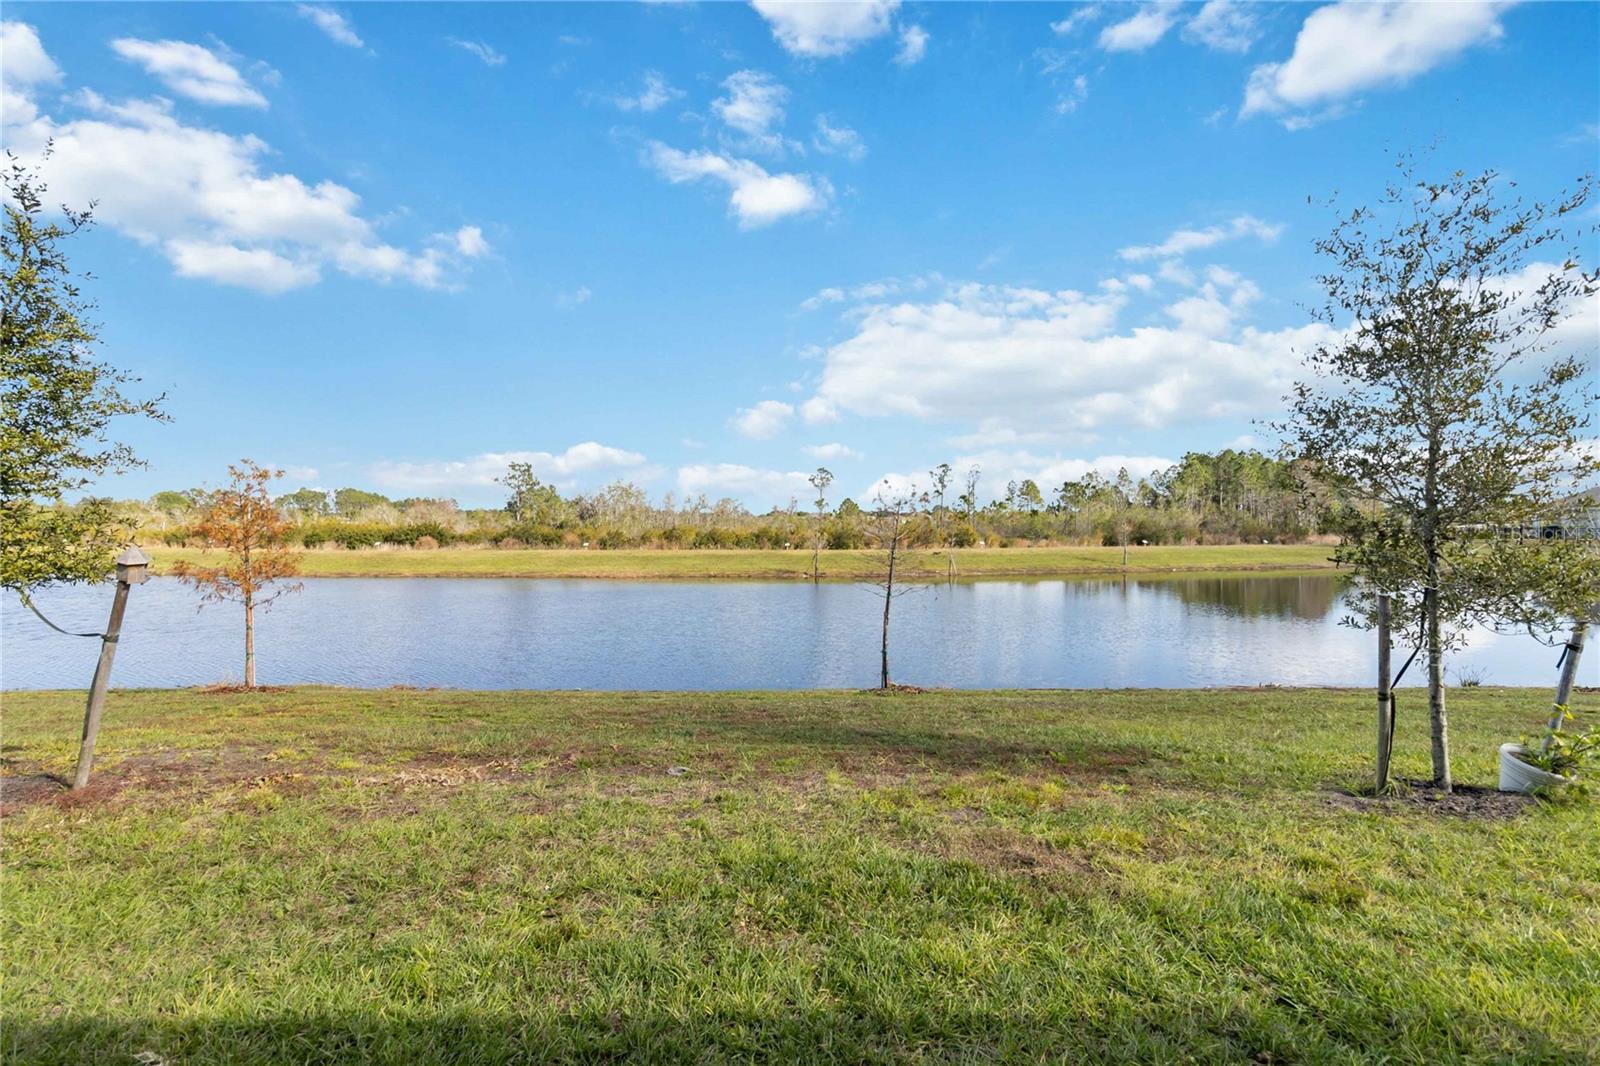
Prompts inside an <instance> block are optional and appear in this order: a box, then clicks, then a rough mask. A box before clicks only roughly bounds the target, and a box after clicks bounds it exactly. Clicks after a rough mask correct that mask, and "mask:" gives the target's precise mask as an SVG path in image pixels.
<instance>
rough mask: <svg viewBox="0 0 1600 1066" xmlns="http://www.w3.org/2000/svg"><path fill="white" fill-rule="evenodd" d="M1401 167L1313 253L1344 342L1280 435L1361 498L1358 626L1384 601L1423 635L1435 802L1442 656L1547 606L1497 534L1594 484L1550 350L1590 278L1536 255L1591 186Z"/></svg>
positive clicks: (1571, 360) (1403, 624)
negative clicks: (1540, 190) (1324, 261)
mask: <svg viewBox="0 0 1600 1066" xmlns="http://www.w3.org/2000/svg"><path fill="white" fill-rule="evenodd" d="M1400 169H1401V174H1402V178H1401V180H1400V181H1399V182H1397V183H1396V184H1394V185H1391V186H1390V187H1389V189H1388V190H1387V192H1386V193H1385V195H1384V196H1383V198H1382V199H1381V201H1380V202H1379V205H1378V207H1377V208H1376V209H1369V208H1358V209H1357V210H1355V211H1353V212H1351V213H1350V214H1349V215H1347V216H1345V217H1343V218H1342V219H1341V220H1340V221H1339V222H1338V223H1337V225H1336V226H1335V227H1334V229H1333V231H1332V233H1331V235H1330V236H1328V237H1327V238H1325V239H1323V240H1321V241H1318V242H1317V245H1316V247H1317V250H1318V251H1319V252H1320V253H1322V254H1323V255H1325V256H1327V257H1328V258H1329V259H1330V260H1331V261H1332V268H1331V269H1330V270H1329V272H1328V273H1327V274H1325V275H1323V276H1322V277H1321V278H1320V279H1319V280H1320V282H1321V284H1322V285H1323V287H1324V289H1325V290H1326V292H1327V302H1326V304H1325V306H1324V308H1323V309H1322V317H1323V319H1324V320H1325V321H1326V322H1328V324H1329V325H1330V326H1333V327H1335V328H1339V329H1340V330H1341V332H1340V334H1339V338H1338V339H1337V340H1334V341H1331V342H1329V343H1328V344H1325V345H1323V346H1321V347H1319V348H1318V349H1316V350H1315V351H1313V352H1312V353H1310V355H1309V356H1308V358H1307V361H1306V362H1307V367H1308V369H1309V370H1311V371H1312V373H1313V374H1314V375H1315V376H1316V379H1318V380H1315V381H1311V382H1302V383H1300V384H1297V385H1296V386H1295V391H1294V393H1293V396H1292V397H1291V416H1290V421H1289V423H1288V424H1287V425H1286V426H1283V427H1280V428H1282V429H1283V430H1284V431H1285V435H1286V436H1288V437H1289V438H1290V439H1291V440H1292V441H1293V442H1294V443H1295V444H1296V445H1297V446H1298V451H1299V453H1300V454H1301V455H1302V456H1303V457H1304V458H1305V459H1307V460H1309V461H1310V462H1311V463H1312V464H1314V466H1315V469H1316V470H1317V471H1318V473H1319V475H1320V476H1321V477H1322V478H1323V479H1324V480H1326V481H1328V482H1330V483H1331V484H1332V485H1333V486H1335V487H1336V488H1338V489H1343V490H1345V491H1347V492H1348V493H1349V494H1350V496H1351V497H1352V498H1358V499H1360V498H1364V499H1368V500H1371V501H1374V502H1375V503H1376V504H1377V506H1376V507H1375V508H1373V509H1371V510H1370V511H1363V510H1362V509H1360V508H1352V509H1350V510H1349V511H1347V512H1346V515H1347V518H1348V528H1347V529H1346V530H1345V533H1346V538H1347V539H1346V543H1345V544H1344V545H1342V546H1341V547H1340V548H1339V549H1338V552H1337V556H1338V558H1339V560H1340V561H1341V562H1343V563H1347V564H1349V565H1350V566H1351V567H1352V568H1353V569H1354V571H1355V573H1356V574H1357V575H1359V576H1360V577H1361V578H1362V579H1364V580H1363V581H1362V582H1361V583H1360V584H1359V585H1358V589H1357V593H1356V594H1357V596H1358V597H1359V598H1358V600H1357V608H1358V612H1359V617H1358V618H1357V619H1356V620H1355V621H1356V622H1357V624H1364V625H1370V624H1371V619H1372V600H1373V598H1375V597H1376V595H1377V594H1379V593H1380V592H1387V593H1389V594H1390V595H1391V596H1392V597H1393V601H1394V606H1395V628H1396V631H1400V632H1403V631H1406V629H1407V628H1408V626H1409V625H1416V626H1418V627H1420V631H1421V636H1420V643H1421V646H1422V647H1423V648H1424V649H1425V651H1426V661H1427V673H1428V716H1429V722H1430V732H1431V735H1432V757H1433V775H1434V781H1435V783H1436V784H1437V785H1438V786H1439V787H1440V788H1441V789H1444V790H1445V791H1449V790H1450V788H1451V775H1450V749H1449V726H1448V719H1447V716H1446V710H1445V690H1444V657H1445V654H1446V652H1447V650H1448V649H1449V648H1450V647H1451V646H1452V643H1453V640H1454V639H1458V638H1459V636H1460V635H1461V633H1462V632H1463V631H1464V630H1465V628H1466V627H1467V626H1468V625H1470V624H1473V623H1477V622H1485V621H1489V622H1493V621H1495V620H1497V619H1503V618H1504V617H1505V610H1506V605H1507V604H1510V603H1518V604H1522V603H1526V602H1527V600H1528V597H1527V596H1526V595H1525V593H1528V592H1535V591H1539V589H1537V588H1533V587H1529V586H1530V584H1532V585H1540V584H1542V585H1543V591H1544V593H1545V594H1546V595H1556V596H1557V598H1558V599H1559V598H1560V597H1559V594H1558V593H1554V592H1552V586H1551V584H1550V583H1551V582H1554V583H1555V584H1560V578H1559V576H1558V575H1556V574H1555V572H1554V571H1551V570H1550V569H1549V568H1546V567H1534V568H1533V570H1537V571H1539V572H1541V573H1543V574H1544V575H1545V576H1543V577H1539V578H1537V579H1535V578H1534V577H1532V576H1530V575H1531V574H1532V571H1530V569H1529V565H1530V564H1529V559H1530V558H1532V556H1531V554H1530V553H1532V552H1534V551H1535V550H1536V549H1535V548H1533V547H1532V546H1530V545H1528V544H1527V543H1525V542H1524V541H1523V540H1522V539H1521V538H1520V537H1518V536H1515V535H1512V536H1505V535H1497V533H1498V532H1499V531H1506V530H1510V531H1515V530H1518V529H1521V528H1523V527H1525V526H1527V525H1528V524H1530V523H1531V521H1532V520H1533V519H1534V518H1535V517H1536V516H1538V515H1539V514H1541V513H1548V511H1549V510H1550V509H1551V508H1553V507H1554V506H1555V502H1556V500H1557V498H1558V497H1560V496H1561V495H1563V494H1564V493H1566V492H1569V491H1571V490H1572V488H1574V487H1576V486H1579V485H1581V484H1583V483H1585V482H1586V481H1588V480H1590V479H1592V478H1593V477H1594V476H1595V474H1596V473H1597V472H1600V457H1597V456H1596V455H1595V454H1594V453H1593V452H1591V451H1588V450H1586V449H1585V448H1584V447H1583V444H1582V441H1583V438H1584V436H1585V433H1584V431H1585V429H1586V428H1587V427H1588V425H1589V423H1590V411H1591V410H1592V409H1593V407H1594V405H1595V403H1596V402H1597V399H1600V397H1597V396H1596V395H1595V393H1594V392H1593V386H1592V384H1585V382H1584V378H1583V362H1582V359H1581V357H1580V356H1579V355H1577V354H1574V353H1572V352H1570V351H1568V352H1563V351H1560V350H1552V343H1551V342H1552V340H1553V339H1554V331H1555V329H1556V327H1557V326H1559V325H1560V324H1561V323H1562V322H1563V321H1564V320H1566V319H1567V318H1568V317H1569V315H1570V314H1571V313H1572V310H1573V307H1574V305H1575V304H1576V303H1577V302H1578V301H1579V300H1581V299H1584V298H1587V297H1589V296H1592V295H1593V294H1594V292H1595V291H1596V275H1595V274H1593V273H1585V272H1584V271H1583V270H1582V269H1580V267H1579V266H1578V263H1577V257H1576V253H1575V252H1566V253H1562V252H1559V251H1556V249H1555V247H1548V248H1547V246H1559V245H1561V244H1563V243H1566V242H1567V241H1568V240H1569V239H1570V238H1571V237H1572V236H1573V232H1572V229H1573V227H1572V223H1573V222H1574V221H1575V219H1574V218H1572V217H1569V216H1573V213H1574V212H1576V211H1577V210H1578V209H1579V208H1581V207H1582V206H1583V204H1584V203H1585V201H1587V200H1588V198H1589V196H1590V192H1591V189H1592V185H1591V183H1590V182H1588V181H1585V182H1584V183H1583V184H1582V185H1581V186H1580V188H1579V189H1578V190H1577V191H1576V192H1574V193H1571V194H1568V195H1565V196H1563V197H1562V198H1561V199H1560V200H1558V201H1555V202H1553V203H1537V202H1536V203H1532V204H1528V203H1525V202H1524V201H1523V200H1521V199H1520V198H1515V197H1514V194H1513V198H1512V199H1510V200H1509V202H1508V201H1506V200H1505V199H1502V198H1501V197H1500V196H1499V195H1498V193H1499V191H1500V190H1502V189H1510V188H1512V187H1513V185H1514V183H1511V182H1506V181H1503V180H1502V179H1500V177H1499V176H1498V175H1496V174H1494V173H1493V172H1490V173H1485V174H1482V175H1479V176H1476V177H1468V176H1465V175H1463V174H1460V173H1457V174H1455V175H1453V176H1451V177H1450V178H1448V179H1447V180H1445V181H1443V182H1428V181H1422V180H1418V179H1417V178H1416V176H1415V172H1414V170H1413V168H1412V166H1411V164H1410V163H1409V161H1407V162H1403V163H1402V164H1401V168H1400ZM1552 253H1554V254H1552ZM1345 323H1347V324H1345ZM1587 343H1588V345H1589V347H1590V351H1589V353H1588V354H1589V357H1591V358H1592V345H1593V338H1592V337H1591V338H1588V340H1587ZM1517 610H1518V611H1519V612H1521V611H1523V610H1524V608H1522V607H1519V608H1517Z"/></svg>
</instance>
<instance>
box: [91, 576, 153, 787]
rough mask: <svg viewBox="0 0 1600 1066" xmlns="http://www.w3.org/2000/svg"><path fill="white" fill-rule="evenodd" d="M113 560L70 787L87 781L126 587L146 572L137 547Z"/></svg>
mask: <svg viewBox="0 0 1600 1066" xmlns="http://www.w3.org/2000/svg"><path fill="white" fill-rule="evenodd" d="M116 562H117V591H116V595H115V596H114V597H113V598H112V600H111V620H110V621H109V622H107V623H106V631H105V634H104V635H103V636H102V637H101V638H100V661H99V662H97V663H95V666H94V680H92V681H91V682H89V705H88V707H87V708H86V709H85V710H84V714H83V740H82V741H81V742H80V743H79V745H78V772H77V773H76V774H75V775H74V776H73V778H72V787H73V788H82V787H83V786H85V785H87V784H88V783H89V771H90V770H93V769H94V742H95V741H96V740H97V739H98V738H99V736H100V717H101V715H102V714H104V712H105V709H106V689H107V688H109V687H110V685H111V660H112V659H114V658H116V655H117V638H118V637H120V636H121V635H122V615H123V612H124V611H126V610H127V609H128V589H130V588H132V587H133V586H134V585H142V584H144V582H145V580H146V578H147V577H148V575H149V566H150V558H149V556H147V555H145V554H144V552H142V551H140V550H139V549H138V548H131V547H130V548H128V549H127V550H125V551H124V552H123V553H122V554H121V555H119V556H117V560H116Z"/></svg>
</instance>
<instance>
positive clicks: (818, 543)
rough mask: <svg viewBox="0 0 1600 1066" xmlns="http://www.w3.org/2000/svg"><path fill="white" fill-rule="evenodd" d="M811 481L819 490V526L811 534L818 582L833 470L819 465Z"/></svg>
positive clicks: (813, 573) (814, 576)
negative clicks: (829, 487) (823, 525)
mask: <svg viewBox="0 0 1600 1066" xmlns="http://www.w3.org/2000/svg"><path fill="white" fill-rule="evenodd" d="M806 480H807V481H809V482H811V487H812V488H814V489H816V490H817V528H816V529H815V530H813V531H812V535H811V580H812V583H813V584H814V583H816V582H817V581H819V580H821V574H822V570H821V567H822V524H823V522H825V521H826V520H827V517H828V497H827V491H828V486H829V485H832V484H833V471H831V470H829V469H828V468H827V467H825V466H819V467H817V472H816V473H815V474H812V475H811V476H810V477H808V478H806Z"/></svg>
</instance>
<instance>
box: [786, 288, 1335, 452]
mask: <svg viewBox="0 0 1600 1066" xmlns="http://www.w3.org/2000/svg"><path fill="white" fill-rule="evenodd" d="M1197 280H1198V279H1197ZM1228 280H1229V279H1228V278H1227V277H1224V276H1223V275H1218V276H1217V277H1215V278H1208V279H1207V280H1206V281H1204V282H1203V283H1200V285H1199V287H1198V289H1196V290H1192V291H1186V292H1185V293H1183V294H1182V295H1181V297H1180V298H1178V299H1176V300H1174V301H1173V302H1172V303H1170V304H1169V305H1168V306H1167V308H1166V317H1167V320H1168V321H1166V322H1164V323H1163V322H1156V323H1148V324H1147V323H1144V322H1139V323H1135V324H1124V323H1123V322H1122V316H1123V312H1124V309H1125V308H1126V305H1127V301H1128V299H1129V298H1130V297H1129V294H1128V292H1127V289H1126V287H1124V288H1123V289H1122V290H1121V291H1101V292H1097V293H1090V294H1085V293H1081V292H1076V291H1072V290H1062V291H1044V290H1037V289H1026V288H1019V287H1015V286H995V285H973V284H966V285H951V286H948V287H947V289H946V290H945V292H944V293H943V294H941V295H939V296H938V297H937V298H935V299H932V300H930V301H925V302H897V303H896V302H886V303H874V304H867V305H863V306H858V307H855V308H852V309H850V310H849V311H848V312H847V314H846V315H845V317H844V319H843V321H846V322H848V323H850V325H851V327H852V329H853V333H852V335H851V336H849V337H848V338H847V339H845V340H843V341H841V342H839V343H837V344H835V345H833V346H832V347H831V348H829V349H828V350H827V351H826V352H825V353H824V356H823V363H824V365H823V370H822V373H821V375H820V379H819V383H818V386H817V389H816V394H815V396H813V397H812V399H811V400H809V401H807V404H808V405H810V404H813V403H814V404H815V405H816V406H817V407H818V409H820V410H825V411H829V412H833V413H838V412H848V413H851V414H856V415H862V416H888V415H900V416H909V417H913V418H919V419H924V420H927V421H932V422H940V423H956V424H961V423H967V424H972V425H977V426H979V427H981V428H982V429H983V430H984V431H985V432H986V433H987V434H989V435H991V436H997V435H1000V434H1004V433H1019V434H1020V433H1031V434H1047V435H1053V436H1055V437H1060V438H1064V437H1068V436H1072V435H1075V434H1076V435H1087V434H1093V433H1095V432H1100V431H1103V430H1104V429H1106V428H1107V427H1113V426H1114V427H1118V428H1124V429H1125V428H1129V427H1134V428H1155V427H1160V426H1166V425H1170V424H1173V423H1178V422H1185V421H1205V420H1210V419H1216V418H1227V417H1244V416H1251V415H1255V414H1258V413H1260V412H1262V411H1268V410H1272V409H1275V406H1276V405H1277V404H1278V403H1279V401H1280V400H1281V398H1282V396H1283V395H1284V393H1285V391H1286V390H1287V388H1288V386H1289V384H1290V382H1291V381H1292V378H1293V374H1294V372H1295V370H1296V369H1297V367H1298V366H1299V359H1300V356H1301V355H1302V354H1303V353H1304V352H1305V351H1306V350H1308V349H1309V348H1310V347H1312V346H1313V345H1315V344H1317V343H1319V342H1321V341H1323V340H1325V339H1327V338H1328V337H1329V336H1331V335H1332V334H1331V331H1329V330H1328V329H1327V328H1326V327H1323V326H1320V325H1316V324H1307V325H1303V326H1299V327H1291V328H1286V329H1276V330H1263V329H1260V328H1257V327H1256V326H1254V325H1250V324H1248V323H1246V322H1244V321H1243V320H1244V318H1245V315H1246V313H1247V311H1248V309H1249V307H1250V304H1251V303H1252V301H1253V300H1254V299H1255V297H1256V296H1257V295H1258V293H1257V290H1256V289H1255V287H1254V286H1253V285H1250V284H1249V283H1248V282H1246V281H1244V279H1240V278H1236V276H1235V278H1234V281H1233V284H1232V285H1231V286H1230V285H1228V284H1227V281H1228ZM803 409H804V408H803Z"/></svg>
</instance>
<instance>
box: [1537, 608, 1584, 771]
mask: <svg viewBox="0 0 1600 1066" xmlns="http://www.w3.org/2000/svg"><path fill="white" fill-rule="evenodd" d="M1588 633H1589V623H1588V621H1587V620H1585V619H1579V620H1578V624H1577V625H1575V626H1573V627H1572V637H1571V639H1570V640H1568V641H1567V655H1566V658H1564V659H1562V660H1561V680H1559V681H1558V682H1556V702H1555V706H1554V707H1553V708H1551V711H1550V729H1549V731H1548V732H1546V733H1545V735H1544V743H1543V744H1542V745H1540V747H1539V751H1540V752H1541V753H1543V752H1547V751H1549V750H1550V734H1551V733H1553V732H1555V731H1556V730H1557V729H1559V728H1561V722H1562V719H1563V718H1564V717H1565V716H1566V710H1567V703H1568V701H1570V700H1571V699H1572V686H1573V685H1574V684H1575V683H1576V682H1577V680H1578V660H1579V659H1581V658H1582V657H1583V641H1584V637H1586V636H1587V635H1588Z"/></svg>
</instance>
